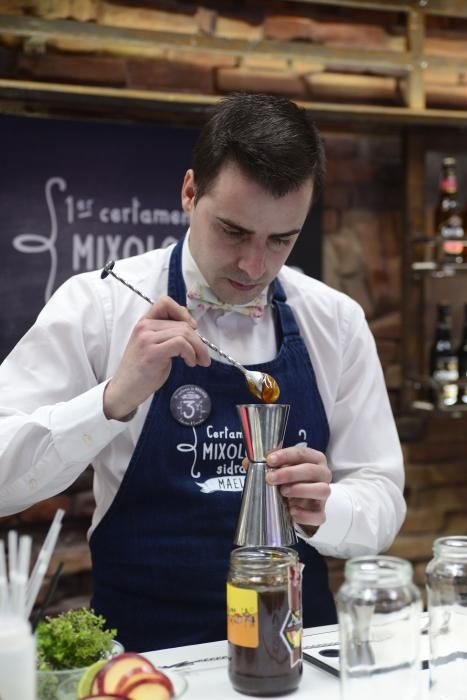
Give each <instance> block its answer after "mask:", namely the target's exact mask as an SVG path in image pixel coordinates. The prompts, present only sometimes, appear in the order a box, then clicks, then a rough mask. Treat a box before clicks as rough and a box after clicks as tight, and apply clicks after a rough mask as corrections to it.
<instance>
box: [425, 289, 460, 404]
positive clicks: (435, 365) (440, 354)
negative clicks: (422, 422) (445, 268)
mask: <svg viewBox="0 0 467 700" xmlns="http://www.w3.org/2000/svg"><path fill="white" fill-rule="evenodd" d="M437 316H438V317H437V321H436V329H435V337H434V340H433V344H432V346H431V352H430V374H431V377H432V379H434V380H435V381H436V382H438V383H439V388H438V390H437V392H436V393H437V396H435V397H434V401H435V403H436V404H437V405H438V406H439V407H440V408H445V407H448V406H453V405H454V404H455V403H456V401H457V384H456V382H457V380H458V378H459V366H458V359H457V355H456V352H455V350H454V348H453V344H452V339H451V307H450V305H449V304H446V303H444V302H442V303H440V304H438V306H437Z"/></svg>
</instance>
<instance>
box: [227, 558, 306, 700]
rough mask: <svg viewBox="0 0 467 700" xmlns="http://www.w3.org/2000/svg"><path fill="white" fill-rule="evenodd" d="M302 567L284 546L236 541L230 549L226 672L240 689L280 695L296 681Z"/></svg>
mask: <svg viewBox="0 0 467 700" xmlns="http://www.w3.org/2000/svg"><path fill="white" fill-rule="evenodd" d="M301 571H302V565H301V564H300V563H299V561H298V555H297V553H296V552H295V551H294V550H293V549H288V548H286V547H281V548H275V547H241V548H239V549H236V550H234V551H233V552H232V553H231V555H230V570H229V576H228V580H227V639H228V643H229V678H230V682H231V683H232V685H233V687H234V688H235V689H236V690H238V691H240V692H241V693H246V694H247V695H260V696H262V695H267V696H270V695H283V694H285V693H289V692H291V691H292V690H294V689H295V688H297V686H298V684H299V683H300V680H301V676H302V633H303V625H302V595H301V592H302V588H301V581H302V574H301Z"/></svg>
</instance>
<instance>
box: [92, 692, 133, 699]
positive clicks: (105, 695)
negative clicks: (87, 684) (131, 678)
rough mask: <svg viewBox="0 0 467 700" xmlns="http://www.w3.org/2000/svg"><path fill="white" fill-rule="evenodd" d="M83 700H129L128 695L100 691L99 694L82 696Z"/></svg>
mask: <svg viewBox="0 0 467 700" xmlns="http://www.w3.org/2000/svg"><path fill="white" fill-rule="evenodd" d="M81 700H128V698H127V697H126V695H114V694H112V695H107V694H102V693H99V695H86V697H84V698H81Z"/></svg>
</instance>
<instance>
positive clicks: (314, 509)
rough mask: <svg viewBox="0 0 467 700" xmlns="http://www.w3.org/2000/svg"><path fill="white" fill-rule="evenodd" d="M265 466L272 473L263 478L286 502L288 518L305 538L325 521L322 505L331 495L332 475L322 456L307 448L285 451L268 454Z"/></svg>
mask: <svg viewBox="0 0 467 700" xmlns="http://www.w3.org/2000/svg"><path fill="white" fill-rule="evenodd" d="M267 462H268V465H269V466H270V467H273V468H274V469H273V470H271V471H269V472H268V473H267V475H266V481H267V482H268V483H269V484H275V485H277V486H278V487H279V488H280V491H281V493H282V495H283V496H285V497H286V498H287V499H288V503H289V509H290V514H291V516H292V519H293V520H294V522H296V523H297V524H298V525H300V526H301V527H302V528H303V530H305V532H307V534H308V535H310V536H311V535H313V534H314V533H315V532H316V530H317V529H318V527H319V526H320V525H322V524H323V523H324V521H325V520H326V514H325V505H326V501H327V500H328V498H329V496H330V494H331V487H330V486H329V484H330V483H331V479H332V474H331V470H330V469H329V467H328V463H327V460H326V456H325V455H324V454H323V453H322V452H318V450H313V449H312V448H311V447H303V446H298V445H297V446H295V447H286V448H284V449H281V450H276V451H275V452H271V454H269V455H268V457H267Z"/></svg>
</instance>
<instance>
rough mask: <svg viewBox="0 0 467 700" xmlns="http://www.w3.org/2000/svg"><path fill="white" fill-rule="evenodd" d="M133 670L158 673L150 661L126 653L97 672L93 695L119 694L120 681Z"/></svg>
mask: <svg viewBox="0 0 467 700" xmlns="http://www.w3.org/2000/svg"><path fill="white" fill-rule="evenodd" d="M131 670H138V671H145V672H147V673H156V669H155V668H154V666H153V665H152V663H151V662H150V661H148V659H146V658H145V657H144V656H141V654H135V653H132V652H128V651H127V652H124V653H123V654H118V656H114V657H113V658H112V659H109V660H108V661H107V663H106V664H105V666H102V668H101V669H100V670H99V671H98V672H97V674H96V677H95V679H94V681H93V683H92V687H91V693H94V692H96V691H97V692H98V693H101V694H102V693H104V694H105V693H110V694H112V693H117V686H118V683H119V681H120V679H121V678H122V677H123V676H125V675H126V674H127V673H129V672H130V671H131Z"/></svg>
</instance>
